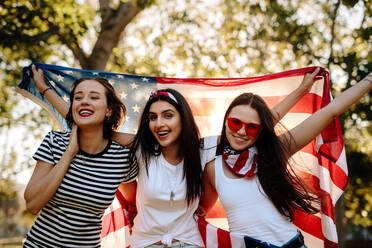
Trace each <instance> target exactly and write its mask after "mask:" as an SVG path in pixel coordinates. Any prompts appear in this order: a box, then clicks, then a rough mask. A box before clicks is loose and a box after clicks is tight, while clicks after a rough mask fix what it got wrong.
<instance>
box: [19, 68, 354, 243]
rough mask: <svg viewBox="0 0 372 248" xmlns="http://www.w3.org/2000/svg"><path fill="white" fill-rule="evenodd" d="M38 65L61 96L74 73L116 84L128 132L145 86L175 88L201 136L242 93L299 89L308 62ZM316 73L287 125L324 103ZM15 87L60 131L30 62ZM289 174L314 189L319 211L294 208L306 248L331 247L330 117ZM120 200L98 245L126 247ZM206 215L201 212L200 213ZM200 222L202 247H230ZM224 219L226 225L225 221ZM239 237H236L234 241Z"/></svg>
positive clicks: (336, 139)
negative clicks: (284, 65) (237, 70)
mask: <svg viewBox="0 0 372 248" xmlns="http://www.w3.org/2000/svg"><path fill="white" fill-rule="evenodd" d="M36 66H37V68H41V69H43V70H44V75H45V78H46V80H47V82H48V83H49V84H50V85H51V87H53V89H54V90H55V91H56V92H57V93H58V94H59V95H60V96H61V97H62V98H63V99H65V100H66V101H68V99H69V92H70V86H71V84H72V83H73V81H75V79H77V78H80V77H105V78H106V79H108V80H109V82H110V83H111V84H112V85H113V86H114V87H115V89H116V90H117V93H118V95H119V96H120V98H121V99H122V100H123V101H124V103H125V105H126V107H127V109H128V115H127V118H126V121H125V123H124V124H123V126H122V127H121V128H120V131H123V132H129V133H135V132H136V128H137V122H138V119H139V117H140V114H141V111H142V107H143V105H144V103H145V102H146V101H147V99H148V96H149V94H150V93H151V91H153V90H156V89H162V88H174V89H176V90H178V91H179V92H181V94H183V95H184V96H185V97H186V99H187V100H188V102H189V103H190V106H191V108H192V111H193V114H194V116H195V119H196V122H197V124H198V126H199V128H200V131H201V134H202V136H208V135H216V134H219V132H220V130H221V128H222V121H223V115H224V112H225V110H226V108H227V106H228V104H229V103H230V102H231V101H232V100H233V99H234V98H235V97H236V96H237V95H239V94H241V93H243V92H248V91H249V92H253V93H255V94H258V95H260V96H262V97H263V98H264V100H265V101H266V102H267V104H268V105H269V106H270V107H273V106H275V105H276V104H277V103H278V102H280V101H281V100H282V99H284V98H285V97H286V96H287V95H288V94H289V93H290V92H292V91H293V90H294V89H296V88H297V87H298V85H299V84H300V83H301V81H302V79H303V77H304V75H305V74H306V73H310V72H312V71H313V70H314V69H315V67H306V68H300V69H295V70H289V71H284V72H279V73H275V74H269V75H263V76H257V77H250V78H182V79H181V78H164V77H148V76H138V75H127V74H119V73H110V72H103V71H87V70H80V69H74V68H68V67H61V66H55V65H48V64H40V63H36ZM321 74H322V78H321V79H318V80H317V81H316V82H315V84H314V85H313V87H312V88H311V91H310V92H309V93H308V94H306V95H305V96H304V97H302V98H301V100H300V101H299V102H298V103H297V104H296V105H295V106H294V107H293V108H292V109H291V110H290V111H289V112H288V113H287V114H286V115H285V116H284V118H283V119H282V121H281V123H282V124H283V125H284V126H285V127H286V128H287V129H291V128H293V127H294V126H296V125H297V124H299V123H300V122H301V121H303V120H304V119H305V118H307V117H308V116H309V115H311V114H312V113H314V112H316V111H317V110H319V109H320V108H322V107H324V106H325V105H327V104H328V103H329V102H330V101H331V95H330V84H329V73H328V72H327V71H326V70H325V69H323V68H322V69H321ZM17 91H18V92H19V93H21V94H23V95H24V96H26V97H28V98H30V99H31V100H33V101H35V102H36V103H37V104H40V105H41V106H43V107H45V108H46V109H47V110H48V111H49V112H50V113H51V114H52V115H53V116H54V117H55V119H56V120H57V122H58V123H60V127H61V129H65V128H67V125H66V123H65V121H64V120H63V118H62V117H61V116H59V115H58V113H57V112H56V111H55V109H54V108H53V107H52V106H51V105H50V104H49V103H48V102H47V101H46V99H45V98H44V97H43V96H42V95H41V94H40V93H39V92H38V91H37V90H36V87H35V84H34V82H33V80H32V77H31V65H30V66H28V67H25V68H23V79H22V82H21V83H20V84H19V85H18V88H17ZM293 160H294V162H295V163H294V164H295V166H296V171H297V173H298V174H299V175H301V177H302V178H303V180H305V181H306V183H307V185H308V186H309V187H311V188H313V189H315V190H316V192H318V196H319V197H320V199H321V212H320V213H318V214H314V215H307V214H305V213H302V212H300V211H297V212H296V213H295V220H294V224H295V225H296V226H297V227H298V228H299V229H300V230H301V231H302V233H303V235H304V237H305V244H306V245H307V246H308V247H338V240H337V232H336V225H335V217H334V206H335V204H336V201H337V200H338V199H339V197H340V196H341V194H342V193H343V191H344V190H345V187H346V184H347V173H348V171H347V164H346V157H345V149H344V144H343V139H342V133H341V128H340V125H339V122H338V120H337V119H335V120H334V121H333V122H332V123H331V124H330V125H329V126H328V127H327V128H326V129H325V130H324V131H323V132H322V133H321V134H320V135H319V136H318V137H317V138H316V139H314V140H313V141H312V142H311V143H309V144H308V145H307V146H306V147H304V148H303V149H302V150H301V151H299V152H297V153H296V154H295V155H294V156H293ZM125 208H126V205H125V203H123V201H122V198H121V197H120V195H117V197H116V198H115V200H114V202H113V203H112V205H111V206H110V207H109V208H108V209H107V210H106V212H105V214H104V217H103V220H102V221H103V222H102V223H103V228H102V233H101V237H102V246H103V247H127V246H129V235H130V225H129V221H128V220H127V219H126V214H127V213H128V212H127V210H125ZM207 217H208V216H207ZM221 218H222V220H224V218H225V215H224V213H223V210H222V208H221V206H220V205H218V204H217V206H215V210H213V211H212V213H211V214H210V215H209V219H207V220H208V221H209V222H210V223H212V222H213V223H217V221H215V220H221ZM210 223H208V222H205V221H204V220H199V229H200V233H201V235H202V238H203V240H204V242H205V244H206V247H210V248H211V247H236V244H238V243H236V242H240V243H241V242H244V241H242V240H243V239H242V237H237V236H235V235H234V234H231V233H229V232H226V231H224V230H223V229H222V228H226V227H221V228H218V227H216V226H215V225H212V224H210ZM225 223H226V222H225ZM238 239H240V241H238Z"/></svg>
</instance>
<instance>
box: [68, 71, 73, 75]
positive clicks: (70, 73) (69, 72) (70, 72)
mask: <svg viewBox="0 0 372 248" xmlns="http://www.w3.org/2000/svg"><path fill="white" fill-rule="evenodd" d="M66 73H67V74H69V75H72V74H74V72H73V71H66Z"/></svg>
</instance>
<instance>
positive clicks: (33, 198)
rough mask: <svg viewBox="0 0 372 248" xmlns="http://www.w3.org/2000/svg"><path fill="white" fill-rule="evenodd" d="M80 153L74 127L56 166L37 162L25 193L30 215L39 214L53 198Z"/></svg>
mask: <svg viewBox="0 0 372 248" xmlns="http://www.w3.org/2000/svg"><path fill="white" fill-rule="evenodd" d="M78 151H79V145H78V140H77V127H76V126H74V127H73V128H72V131H71V134H70V141H69V144H68V147H67V149H66V151H65V152H64V153H63V155H62V157H61V159H60V160H59V162H58V163H57V164H56V165H52V164H49V163H46V162H44V161H41V160H39V161H37V163H36V167H35V169H34V172H33V174H32V176H31V179H30V181H29V182H28V184H27V186H26V189H25V192H24V198H25V200H26V208H27V210H28V211H29V212H30V213H32V214H37V213H38V212H39V211H40V210H41V209H42V208H43V207H44V206H45V204H47V202H48V201H49V200H50V199H51V198H52V197H53V195H54V194H55V192H56V191H57V188H58V187H59V185H60V184H61V182H62V179H63V177H64V176H65V174H66V171H67V170H68V168H69V167H70V164H71V161H72V159H73V158H74V156H75V154H76V153H77V152H78Z"/></svg>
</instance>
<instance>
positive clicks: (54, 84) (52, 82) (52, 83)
mask: <svg viewBox="0 0 372 248" xmlns="http://www.w3.org/2000/svg"><path fill="white" fill-rule="evenodd" d="M48 82H49V83H50V84H51V85H52V86H53V87H56V83H55V82H54V81H50V80H49V81H48Z"/></svg>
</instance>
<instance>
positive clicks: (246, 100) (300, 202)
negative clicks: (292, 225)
mask: <svg viewBox="0 0 372 248" xmlns="http://www.w3.org/2000/svg"><path fill="white" fill-rule="evenodd" d="M238 105H247V106H250V107H251V108H253V109H255V110H256V111H257V112H258V115H259V116H260V118H261V126H262V131H261V133H260V134H259V136H258V138H257V140H256V142H255V144H254V145H255V146H256V147H257V150H258V160H257V164H258V167H257V176H258V179H259V181H260V184H261V186H262V189H263V190H264V192H265V193H266V195H267V196H268V197H269V199H270V200H271V201H272V203H273V204H274V206H275V207H276V209H277V210H278V211H279V212H280V213H281V214H282V215H284V216H287V217H288V218H289V219H290V220H291V221H292V220H293V218H294V214H293V211H294V209H300V210H303V211H305V212H307V213H315V212H318V209H317V207H315V206H314V202H315V203H317V202H318V200H317V199H316V198H314V197H313V196H311V195H310V194H309V192H308V191H307V189H306V188H305V186H304V184H303V183H302V182H301V180H300V179H299V177H298V176H297V175H296V174H295V173H294V171H293V169H292V167H291V166H290V165H289V164H288V162H289V158H288V154H289V151H288V147H289V144H285V143H283V142H281V140H280V139H279V137H278V136H277V134H276V133H275V130H274V123H275V122H274V116H273V115H272V113H271V111H270V109H269V108H268V106H267V105H266V103H265V101H264V100H263V99H262V98H261V97H260V96H258V95H255V94H252V93H243V94H241V95H239V96H238V97H236V98H235V99H234V100H233V101H232V103H231V104H230V106H229V107H228V109H227V111H226V113H225V117H224V122H223V123H224V124H223V127H222V133H221V142H220V144H219V145H218V147H217V154H221V153H222V150H223V149H224V148H225V147H226V146H228V145H229V142H228V140H227V138H226V126H225V123H226V118H227V116H228V114H229V113H230V112H231V110H232V109H233V108H234V107H236V106H238Z"/></svg>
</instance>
